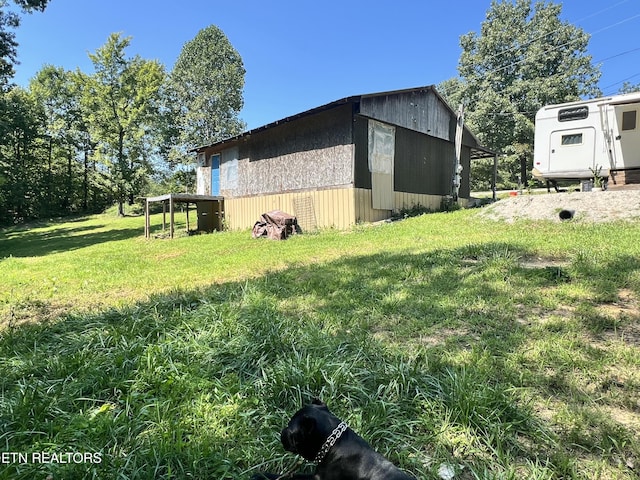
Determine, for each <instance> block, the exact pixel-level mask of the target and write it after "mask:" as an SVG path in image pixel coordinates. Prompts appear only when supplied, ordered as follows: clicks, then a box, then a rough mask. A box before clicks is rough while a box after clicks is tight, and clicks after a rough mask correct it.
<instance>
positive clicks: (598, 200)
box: [480, 190, 640, 223]
mask: <svg viewBox="0 0 640 480" xmlns="http://www.w3.org/2000/svg"><path fill="white" fill-rule="evenodd" d="M562 210H569V211H571V212H572V213H573V216H572V221H581V222H611V221H615V220H638V219H640V190H617V191H612V190H608V191H604V192H561V193H549V194H540V195H526V194H525V195H519V196H517V197H509V198H505V199H503V200H498V201H497V202H495V203H493V204H490V205H488V206H486V207H483V209H482V211H481V212H480V215H481V216H483V217H485V218H490V219H493V220H501V221H505V222H508V223H511V222H514V221H516V220H524V219H530V220H551V221H556V222H561V221H562V220H561V219H560V212H561V211H562Z"/></svg>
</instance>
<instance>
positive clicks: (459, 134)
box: [453, 103, 464, 202]
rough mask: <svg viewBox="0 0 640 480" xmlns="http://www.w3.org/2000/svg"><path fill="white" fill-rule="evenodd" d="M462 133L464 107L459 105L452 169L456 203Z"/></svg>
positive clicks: (460, 169) (460, 166) (459, 176)
mask: <svg viewBox="0 0 640 480" xmlns="http://www.w3.org/2000/svg"><path fill="white" fill-rule="evenodd" d="M463 132H464V105H463V104H462V103H461V104H460V108H459V109H458V118H457V122H456V144H455V148H456V158H455V163H454V167H453V200H454V201H456V202H457V201H458V194H459V193H460V183H461V179H462V176H461V175H460V174H461V173H462V164H461V163H460V158H461V156H462V134H463Z"/></svg>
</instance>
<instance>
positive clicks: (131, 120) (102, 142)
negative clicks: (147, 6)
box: [81, 34, 165, 215]
mask: <svg viewBox="0 0 640 480" xmlns="http://www.w3.org/2000/svg"><path fill="white" fill-rule="evenodd" d="M130 41H131V40H130V38H122V37H121V36H120V35H119V34H112V35H111V36H110V37H109V39H108V41H107V43H106V44H105V45H104V46H102V47H100V48H99V49H98V50H97V51H96V52H95V53H93V54H89V57H90V58H91V60H92V62H93V66H94V69H95V73H94V74H93V75H90V76H87V75H82V76H81V77H82V78H83V82H84V86H85V88H84V93H85V94H84V97H83V105H84V108H85V110H86V113H87V121H88V123H89V127H90V130H91V133H92V136H93V138H95V139H96V141H97V142H98V146H97V150H96V155H98V157H99V160H100V161H101V163H103V164H104V165H106V166H107V170H108V173H109V177H108V178H109V179H110V182H111V185H112V189H113V194H114V196H115V198H116V200H117V202H118V212H119V213H120V215H124V203H125V201H127V200H128V201H129V203H133V199H134V197H135V195H136V194H138V193H140V191H141V189H142V187H143V184H144V182H145V179H146V177H147V175H148V174H149V173H150V168H151V167H150V156H151V151H150V148H151V142H150V135H151V132H152V129H153V125H154V122H155V121H156V116H157V113H158V109H159V91H160V87H161V85H162V83H163V81H164V79H165V72H164V68H163V67H162V65H160V64H159V63H158V62H155V61H149V60H144V59H142V58H140V57H139V56H135V57H133V58H126V57H125V49H126V48H127V47H128V46H129V44H130Z"/></svg>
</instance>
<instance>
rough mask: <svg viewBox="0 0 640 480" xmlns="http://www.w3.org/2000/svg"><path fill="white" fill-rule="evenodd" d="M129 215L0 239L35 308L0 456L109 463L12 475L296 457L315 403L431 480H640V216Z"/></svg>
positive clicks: (26, 313)
mask: <svg viewBox="0 0 640 480" xmlns="http://www.w3.org/2000/svg"><path fill="white" fill-rule="evenodd" d="M136 221H137V222H140V219H125V220H118V221H115V220H114V219H109V218H106V217H92V218H88V219H81V220H79V221H78V222H75V223H74V224H59V223H53V224H50V225H44V226H39V227H37V228H33V229H32V231H18V230H7V231H5V232H3V233H2V236H0V242H2V243H0V250H3V251H4V252H8V253H9V254H11V255H12V256H11V257H7V255H6V253H5V254H4V255H0V257H1V256H5V257H6V258H5V259H4V260H0V274H2V275H3V278H5V279H7V282H6V283H5V284H4V286H3V287H0V293H1V294H2V295H3V297H2V301H3V302H4V306H3V307H2V308H3V310H2V311H3V312H4V314H5V315H13V317H14V320H15V319H16V318H17V317H21V320H22V323H20V322H18V321H11V322H10V321H7V322H6V323H5V326H4V329H3V330H2V333H1V334H0V335H1V337H0V442H1V443H0V445H2V447H0V452H22V453H29V454H31V453H34V452H50V453H61V452H86V453H98V454H100V459H101V462H100V463H93V464H92V463H89V462H83V463H78V464H76V463H73V462H72V463H66V464H65V463H37V462H26V463H20V462H5V463H4V464H0V478H7V479H32V478H45V477H47V476H48V475H51V476H52V478H65V479H75V478H78V479H82V478H87V479H88V478H100V479H103V478H104V479H120V478H132V479H152V478H153V479H156V478H163V479H170V478H176V479H177V478H180V479H182V478H248V477H249V475H250V474H251V473H253V472H255V471H259V470H270V471H282V470H286V469H287V468H288V467H289V466H290V465H291V464H292V462H293V457H292V456H291V455H289V454H286V453H285V452H284V451H283V449H282V447H281V445H280V443H279V431H280V429H281V428H282V426H283V425H284V424H285V423H286V421H287V420H288V417H289V416H290V415H291V414H292V413H293V412H295V410H297V409H298V408H299V407H300V405H301V404H302V403H303V402H306V401H309V400H310V399H311V398H312V397H313V396H320V397H322V398H323V399H324V400H325V401H326V402H327V403H328V404H329V407H330V408H331V409H332V410H333V411H334V412H335V413H336V414H337V415H339V416H340V417H341V418H343V419H344V420H345V421H347V422H348V423H349V425H350V426H351V427H352V428H354V429H355V430H356V431H358V432H359V433H360V434H361V435H362V436H363V437H365V438H366V439H367V440H369V441H370V442H371V443H372V445H373V446H374V447H375V448H377V449H378V450H379V451H381V452H382V453H383V454H385V455H387V456H388V457H389V458H390V459H391V460H393V461H394V462H395V463H396V464H398V465H400V466H401V467H402V468H405V469H407V470H408V471H410V472H412V473H413V474H414V475H416V476H417V477H418V478H438V470H439V467H440V465H441V464H442V463H446V464H447V465H451V466H453V467H454V468H455V470H456V474H457V478H463V479H471V478H482V479H494V478H495V479H498V478H500V479H503V478H505V479H506V478H514V479H516V478H539V479H555V478H576V479H577V478H593V479H596V478H612V479H613V478H620V479H624V478H629V479H631V478H635V477H636V476H637V470H636V469H637V468H638V467H637V466H636V465H635V463H634V462H635V459H637V458H638V457H639V455H640V448H639V445H640V438H639V436H638V433H637V432H638V428H636V425H638V421H639V418H640V416H639V415H638V413H637V412H638V410H637V408H638V405H637V399H638V398H639V394H640V376H639V375H640V374H639V372H638V368H637V367H638V365H639V364H640V343H638V338H639V337H638V336H637V334H638V329H637V321H638V317H637V315H638V310H637V306H638V305H637V298H638V297H637V295H638V294H640V283H639V280H640V276H639V266H640V265H639V263H638V260H637V258H639V257H638V253H639V252H638V249H639V248H640V247H638V246H637V245H636V243H635V242H633V239H634V238H637V235H638V233H640V225H636V224H615V225H607V226H602V225H580V224H578V223H575V224H569V225H566V224H552V223H520V224H515V225H502V224H499V223H491V222H485V221H481V220H478V219H477V218H475V217H474V215H473V212H454V213H449V214H433V215H427V216H423V217H419V218H416V219H410V220H407V221H403V222H400V223H397V224H393V225H384V226H380V227H366V226H362V227H358V228H355V229H353V230H352V231H349V232H335V231H326V232H321V233H319V234H314V235H306V236H300V237H297V238H293V239H292V240H291V241H287V242H283V243H278V242H267V241H264V242H259V241H253V240H250V239H248V234H247V232H240V233H234V232H231V233H223V234H215V235H208V236H200V237H184V238H178V239H176V240H174V241H165V240H153V241H144V240H143V239H141V238H140V234H141V233H142V232H141V231H137V230H136V233H135V234H134V233H133V231H134V230H135V229H134V228H133V227H134V226H135V225H136V223H135V222H136ZM110 226H111V227H110ZM69 229H75V230H73V232H70V231H69ZM118 231H120V232H122V231H124V232H128V233H122V234H118V233H117V232H118ZM64 232H67V234H68V235H69V242H70V243H69V248H66V249H65V246H64V245H65V243H64V238H65V235H67V234H65V233H64ZM74 232H75V233H76V234H78V235H80V236H87V235H90V237H88V238H82V239H74V238H73V237H74V236H75V235H74ZM614 232H615V235H613V234H612V233H614ZM31 234H33V235H34V236H33V237H31V236H30V235H31ZM94 235H95V236H94ZM109 235H112V236H115V237H114V238H112V239H111V240H108V239H106V237H107V236H109ZM47 237H54V238H56V239H57V240H56V243H55V246H50V245H48V244H47V242H46V238H47ZM92 240H98V241H97V242H93V241H92ZM29 242H31V246H32V247H31V248H32V249H31V250H29V249H27V248H26V247H24V244H25V243H29ZM34 272H38V274H35V273H34ZM43 276H44V278H45V279H49V281H48V282H47V281H42V278H43ZM53 278H55V279H56V280H55V281H53V280H51V279H53ZM52 283H53V284H54V285H55V286H56V288H57V290H54V289H53V288H54V286H52ZM26 292H28V293H26ZM98 297H100V298H98ZM50 309H51V310H52V311H50ZM12 312H13V313H12ZM43 319H44V320H45V321H42V320H43Z"/></svg>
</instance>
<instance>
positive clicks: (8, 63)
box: [0, 0, 49, 87]
mask: <svg viewBox="0 0 640 480" xmlns="http://www.w3.org/2000/svg"><path fill="white" fill-rule="evenodd" d="M13 3H14V4H15V5H17V6H19V7H21V8H22V9H23V11H25V12H33V11H34V10H39V11H43V10H44V9H45V7H46V6H47V3H49V0H14V2H13ZM19 25H20V16H19V15H18V14H17V13H16V12H15V11H10V10H9V3H8V2H7V0H0V87H2V86H5V85H6V83H7V81H8V79H9V78H11V77H12V76H13V74H14V71H13V66H14V65H15V63H16V54H17V48H18V44H17V42H16V38H15V33H14V32H13V30H14V29H16V28H17V27H18V26H19Z"/></svg>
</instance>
